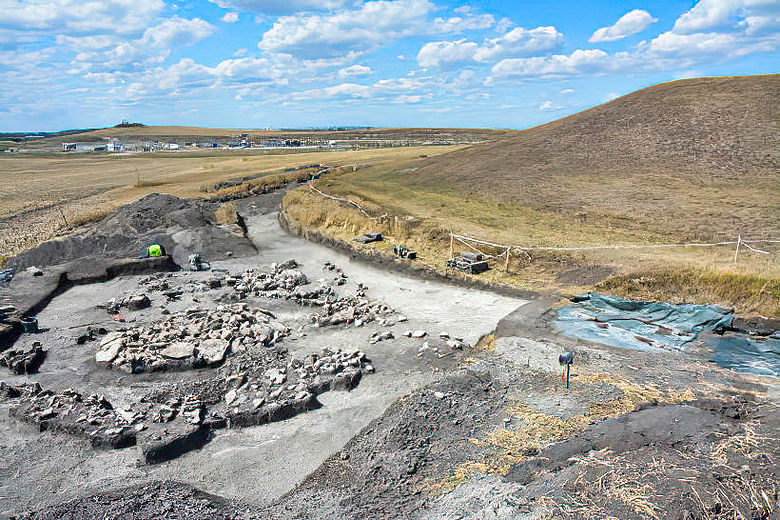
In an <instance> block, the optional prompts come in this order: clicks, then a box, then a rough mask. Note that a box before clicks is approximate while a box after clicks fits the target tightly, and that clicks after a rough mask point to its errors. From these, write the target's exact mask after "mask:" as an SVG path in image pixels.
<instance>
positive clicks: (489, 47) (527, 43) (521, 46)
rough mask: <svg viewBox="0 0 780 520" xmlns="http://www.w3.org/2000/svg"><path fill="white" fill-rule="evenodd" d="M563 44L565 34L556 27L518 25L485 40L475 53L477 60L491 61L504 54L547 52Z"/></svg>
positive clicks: (516, 54) (517, 54)
mask: <svg viewBox="0 0 780 520" xmlns="http://www.w3.org/2000/svg"><path fill="white" fill-rule="evenodd" d="M562 44H563V34H561V33H560V32H558V30H557V29H556V28H555V27H552V26H546V27H537V28H535V29H530V30H529V29H523V28H522V27H517V28H515V29H512V30H511V31H509V32H508V33H506V34H505V35H503V36H501V37H499V38H493V39H489V40H485V43H484V44H483V45H482V46H481V47H480V49H479V50H478V51H477V53H476V54H475V55H474V59H475V60H477V61H491V60H493V59H495V58H499V57H503V56H510V55H512V56H520V55H529V54H536V53H539V52H546V51H549V50H552V49H555V48H557V47H560V46H561V45H562Z"/></svg>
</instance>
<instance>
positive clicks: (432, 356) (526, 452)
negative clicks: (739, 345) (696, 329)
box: [0, 195, 778, 519]
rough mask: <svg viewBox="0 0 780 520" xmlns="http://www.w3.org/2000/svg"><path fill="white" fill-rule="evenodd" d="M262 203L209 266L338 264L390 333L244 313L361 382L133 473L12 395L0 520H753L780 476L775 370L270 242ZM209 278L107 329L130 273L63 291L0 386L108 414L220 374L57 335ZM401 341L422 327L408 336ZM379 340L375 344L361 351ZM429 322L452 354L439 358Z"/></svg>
mask: <svg viewBox="0 0 780 520" xmlns="http://www.w3.org/2000/svg"><path fill="white" fill-rule="evenodd" d="M278 197H279V196H278V195H267V196H263V197H257V198H254V199H247V200H246V201H243V202H242V211H243V213H244V214H245V215H246V221H247V225H248V229H249V237H250V238H251V240H252V242H253V244H254V245H255V246H256V247H257V250H258V252H257V254H256V255H252V256H247V257H243V258H233V259H228V260H225V261H219V262H215V263H214V264H213V265H212V267H216V268H224V269H227V270H228V271H229V272H230V273H240V272H242V271H244V270H246V269H248V268H254V267H257V266H259V265H263V264H269V263H272V262H279V261H286V260H288V259H290V258H296V259H298V260H299V261H300V262H301V263H302V264H303V265H302V267H301V270H302V271H303V272H304V273H305V274H306V275H307V276H308V277H309V279H310V280H312V281H315V282H316V281H317V280H318V279H319V278H325V279H330V278H331V277H333V276H335V275H336V274H337V273H338V271H335V270H333V271H331V270H329V269H327V268H325V269H323V265H324V263H325V262H333V263H334V264H335V266H337V267H338V268H341V269H343V272H344V273H345V274H347V275H348V276H349V277H348V282H347V283H346V284H345V285H344V286H340V287H338V290H339V291H340V293H341V292H342V291H343V292H351V291H355V290H357V289H359V287H358V283H364V284H366V285H367V286H368V290H367V295H368V297H369V298H371V299H372V300H374V301H381V302H383V303H385V304H387V305H388V306H389V307H391V308H393V309H395V314H394V315H393V316H395V318H394V319H392V320H389V321H388V322H387V323H390V322H392V323H393V324H392V325H389V326H388V325H387V323H385V325H382V324H381V323H380V322H378V321H373V322H368V323H366V324H364V325H362V326H356V324H355V323H352V324H345V325H338V326H324V327H313V326H312V325H311V324H310V323H311V320H310V316H311V314H312V313H313V312H317V309H315V308H311V307H301V306H299V305H298V304H296V303H293V302H291V301H287V300H284V299H279V298H276V299H268V298H264V297H259V298H249V299H247V300H246V301H247V302H248V303H249V305H250V306H251V307H252V308H265V309H268V310H270V311H271V312H272V313H273V314H274V316H275V317H276V318H277V319H279V320H281V321H283V322H285V323H287V324H288V326H289V327H290V333H289V335H288V336H287V337H285V338H283V339H281V340H280V341H279V346H283V347H284V348H286V349H287V350H288V351H289V353H290V355H292V356H297V357H299V358H305V357H306V356H308V355H310V354H311V353H313V352H318V351H319V350H320V348H321V347H323V346H330V347H338V348H344V349H352V348H355V349H360V350H362V351H364V352H365V353H366V354H367V356H368V358H369V359H370V362H371V365H372V366H373V367H374V368H375V372H373V373H372V372H369V371H366V372H365V373H364V374H363V377H362V378H361V379H360V381H359V384H357V386H355V387H354V388H353V389H352V390H351V391H349V392H346V391H340V390H333V391H328V392H325V393H322V394H320V395H318V396H317V399H318V401H319V404H320V405H321V406H320V407H317V408H315V409H308V410H306V411H303V412H301V413H298V414H297V415H294V416H293V417H290V418H288V419H286V420H282V421H274V422H270V423H268V424H263V425H259V426H249V427H245V428H238V427H236V428H230V429H216V430H213V432H212V437H211V438H210V439H209V440H208V442H207V443H205V444H204V445H203V446H202V447H201V448H200V449H196V450H194V451H189V452H187V453H185V454H183V455H182V456H180V457H178V458H175V459H174V460H171V461H168V462H163V463H160V464H153V465H147V464H142V463H140V462H139V461H140V459H141V457H140V451H141V450H139V448H138V447H130V448H125V449H117V450H107V449H98V450H96V449H94V448H92V447H91V446H90V444H89V442H88V441H86V440H85V439H82V438H79V437H76V436H72V435H69V434H65V433H59V432H56V431H46V432H43V433H40V432H38V431H36V430H35V428H34V427H32V426H31V425H30V424H28V423H27V422H23V421H19V420H17V419H13V418H11V417H9V416H8V412H9V410H10V409H12V408H13V407H14V406H15V405H14V400H13V399H8V400H6V401H0V453H2V461H1V462H0V514H6V515H16V514H20V513H22V512H23V511H29V510H38V511H39V512H38V513H30V514H29V515H28V516H23V517H32V518H63V517H64V518H84V519H86V518H95V517H113V518H156V517H161V516H169V515H170V514H171V513H172V512H173V511H175V512H176V513H177V514H180V515H181V517H182V518H200V517H204V516H208V517H216V518H220V517H222V518H446V519H450V518H451V519H456V518H506V519H509V518H542V517H543V515H545V514H553V515H554V517H558V518H610V517H615V518H621V519H622V518H654V517H655V518H680V519H683V518H690V519H693V518H697V519H698V518H707V516H706V515H710V516H709V517H711V518H731V516H727V515H728V514H732V513H733V512H734V511H738V512H740V513H741V514H744V515H746V516H745V517H746V518H751V515H752V517H753V518H766V519H769V518H771V516H770V515H771V514H772V513H771V512H770V511H771V510H772V509H775V510H776V507H777V504H776V501H777V495H776V493H777V491H776V487H774V486H773V482H776V481H777V477H778V476H777V474H776V469H775V467H774V466H775V464H774V460H773V457H774V455H773V454H776V453H777V451H778V440H777V438H776V432H777V430H778V424H777V420H778V414H777V410H776V403H777V387H776V382H775V381H774V380H766V379H765V380H761V379H759V378H755V377H749V376H743V375H738V374H735V373H732V372H730V371H727V370H722V369H718V368H717V367H715V366H714V365H712V364H710V363H707V362H706V361H705V360H706V358H707V353H706V352H702V351H700V350H697V349H693V350H691V351H688V352H679V353H661V354H648V353H643V352H634V351H626V350H621V349H615V348H610V347H602V346H597V345H593V344H585V343H582V342H576V341H573V340H570V339H567V338H563V337H561V336H558V335H557V334H555V333H554V331H553V330H552V329H551V328H550V327H549V326H548V325H547V317H546V315H545V312H546V311H547V309H548V308H549V307H550V306H551V305H552V304H553V303H554V301H551V300H546V299H544V298H538V299H536V300H534V301H531V302H525V301H523V300H518V299H516V298H509V297H504V296H498V295H496V294H493V293H489V292H484V291H479V290H474V289H466V288H458V287H453V286H448V285H445V284H442V283H440V282H432V281H422V280H419V279H414V278H410V277H408V276H405V275H400V274H397V273H392V272H387V271H383V270H381V269H379V268H377V267H375V266H371V265H367V264H364V263H361V262H359V261H356V260H353V259H351V258H349V257H347V256H345V255H342V254H340V253H337V252H334V251H333V250H330V249H327V248H325V247H322V246H318V245H313V244H310V243H308V242H305V241H303V240H301V239H298V238H297V237H293V236H291V235H289V234H286V233H284V232H282V231H281V230H280V228H279V225H278V223H277V222H276V218H275V208H276V204H277V203H278ZM253 206H254V207H253ZM211 276H212V275H211V274H210V273H187V274H185V273H175V274H174V275H172V276H170V277H166V278H165V280H168V281H169V283H170V284H171V286H173V287H179V288H182V289H183V292H182V294H181V296H180V299H179V300H178V301H172V302H166V301H165V300H164V299H163V298H162V297H161V295H160V294H159V293H155V292H151V293H150V295H151V299H152V305H151V307H149V308H147V309H143V310H139V311H123V314H124V315H125V317H126V318H127V319H128V320H130V321H129V322H128V323H126V324H118V323H116V322H112V320H110V319H109V318H108V317H107V314H106V311H105V310H104V309H102V308H97V307H96V306H97V305H100V304H104V303H105V302H106V301H107V300H109V299H110V298H112V297H118V296H122V295H126V294H129V293H130V292H132V291H134V290H136V289H137V287H138V283H139V279H140V278H141V277H140V276H127V277H121V278H117V279H114V280H111V281H108V282H104V283H99V284H93V285H87V286H81V287H75V288H72V289H70V290H69V291H67V292H66V293H64V294H62V295H60V296H58V297H56V298H55V299H54V300H53V301H52V303H51V304H49V306H48V307H46V308H45V309H44V310H43V311H42V312H41V313H39V314H38V318H39V320H40V322H41V326H42V327H45V328H47V329H49V330H48V331H46V332H43V333H41V334H38V335H34V336H31V335H26V336H23V337H22V339H21V340H20V341H19V342H17V345H16V346H15V347H26V346H29V344H31V343H32V341H36V340H37V341H40V342H41V343H42V344H43V345H44V347H45V348H47V349H48V350H49V356H48V357H47V359H46V361H45V362H44V364H43V365H42V366H41V369H40V372H39V373H38V374H33V375H18V376H17V375H10V373H5V374H4V377H3V378H2V379H4V380H5V381H7V382H8V383H10V384H12V385H17V384H20V383H26V382H30V381H37V382H40V384H41V385H42V386H44V387H48V388H52V389H53V390H55V391H63V390H65V389H67V388H69V387H74V388H75V389H77V390H78V391H80V392H83V393H85V394H87V393H91V392H95V393H100V394H103V395H105V396H106V397H107V398H108V399H109V400H110V401H111V402H112V403H116V404H118V405H119V406H125V405H128V406H129V405H132V404H133V403H135V402H137V401H138V398H139V396H142V395H148V394H154V393H155V392H158V391H159V390H160V389H162V388H174V389H175V388H185V387H186V388H189V387H190V385H191V384H195V385H197V384H199V383H198V381H204V380H206V379H208V378H209V377H211V376H210V374H212V373H215V372H210V370H222V368H219V369H199V370H185V371H177V372H160V373H143V374H125V373H121V372H117V371H112V370H107V369H105V368H101V367H98V366H96V365H95V360H94V353H95V349H96V344H95V343H94V342H86V343H84V344H81V345H78V344H76V339H77V337H78V336H79V335H80V334H81V333H82V332H83V331H82V330H79V329H70V328H69V327H72V326H74V325H79V324H85V323H93V322H99V323H100V324H101V325H103V326H105V327H106V328H111V329H114V328H118V327H126V326H136V325H142V324H148V323H154V322H157V321H159V320H160V319H162V318H164V316H165V315H164V314H162V312H163V310H165V311H167V312H171V313H173V314H176V313H177V312H179V311H184V310H185V309H187V308H189V307H192V306H194V305H197V306H201V307H207V308H211V307H213V306H216V305H217V304H219V303H221V301H222V300H221V299H222V297H223V296H224V295H226V294H230V293H231V290H232V289H230V288H228V287H222V288H219V289H212V290H202V289H200V287H202V284H200V282H201V281H205V280H208V279H209V278H210V277H211ZM188 287H195V288H197V289H195V290H192V291H190V290H189V289H188ZM399 316H403V317H405V318H407V320H408V321H399ZM407 330H409V331H415V330H425V331H426V332H427V335H426V336H425V337H424V338H408V337H405V336H404V335H403V333H404V332H405V331H407ZM387 331H391V332H392V333H393V335H394V338H393V339H387V340H383V341H379V342H376V343H373V344H372V343H371V342H370V341H369V340H370V339H371V338H372V337H373V336H374V333H375V332H379V333H382V332H387ZM440 331H441V332H446V333H447V334H448V335H449V336H451V337H461V338H463V340H464V342H465V343H466V344H467V345H466V346H464V347H463V349H462V350H459V349H447V348H445V343H444V342H443V340H440V339H439V338H438V336H439V332H440ZM491 332H495V335H494V337H493V338H491V339H490V340H488V341H485V342H483V343H482V344H481V347H480V349H475V348H474V345H475V344H476V343H477V342H478V340H479V339H480V338H482V337H483V336H484V335H486V334H488V333H491ZM425 344H427V347H426V346H425ZM564 350H574V351H576V353H577V356H576V360H577V361H576V364H575V368H574V373H573V379H572V388H571V389H570V390H569V391H566V390H565V388H564V387H563V386H562V384H561V382H560V379H559V376H560V373H559V367H558V363H557V356H558V354H559V353H561V352H563V351H564ZM232 359H233V358H230V359H228V360H227V361H226V362H225V365H224V367H228V368H230V367H232V366H233V365H231V363H233V361H232ZM2 370H5V369H2ZM216 373H219V374H221V372H216ZM220 377H222V376H220ZM204 378H206V379H204ZM217 408H218V407H217ZM217 408H215V409H217ZM209 413H211V412H209ZM170 424H174V423H170ZM668 425H669V426H668ZM667 426H668V428H667ZM155 428H158V426H156V425H152V429H155ZM155 431H156V430H155ZM158 482H166V483H164V484H159V483H158ZM177 482H181V483H186V484H181V485H180V484H177ZM126 486H131V487H130V488H127V489H125V488H126ZM189 486H194V488H196V489H193V488H190V487H189ZM201 491H202V492H205V493H210V494H211V495H214V496H209V495H206V494H204V493H202V492H201ZM93 495H94V496H93ZM216 497H219V498H216ZM724 497H728V498H729V499H730V500H731V502H729V501H727V500H726V499H725V498H724ZM70 500H74V502H70V503H67V504H64V503H65V502H68V501H70ZM58 504H60V505H58ZM751 507H752V508H753V510H752V511H751Z"/></svg>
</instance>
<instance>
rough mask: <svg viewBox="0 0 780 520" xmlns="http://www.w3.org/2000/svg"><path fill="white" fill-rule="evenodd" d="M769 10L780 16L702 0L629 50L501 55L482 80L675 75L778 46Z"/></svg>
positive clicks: (737, 0)
mask: <svg viewBox="0 0 780 520" xmlns="http://www.w3.org/2000/svg"><path fill="white" fill-rule="evenodd" d="M772 13H776V14H780V6H776V5H774V4H773V5H771V6H770V5H769V3H768V0H701V1H700V2H699V3H698V4H696V5H695V6H694V7H693V8H692V9H690V10H689V11H687V12H685V13H684V14H683V15H682V16H680V18H678V20H677V22H676V23H675V26H674V28H673V29H672V30H671V31H667V32H664V33H662V34H660V35H658V36H657V37H655V38H654V39H652V40H650V41H649V42H647V41H643V42H641V43H639V44H638V45H637V46H636V47H635V48H633V49H631V50H630V51H623V52H617V53H614V54H608V53H606V52H604V51H603V50H600V49H590V50H583V49H578V50H576V51H574V52H572V53H571V54H569V55H554V56H544V57H539V56H537V57H531V58H524V59H505V60H503V61H501V62H499V63H497V64H496V65H495V66H494V67H493V69H492V72H491V75H490V77H489V78H488V79H487V81H486V84H488V85H490V84H493V83H496V82H502V81H512V80H515V79H525V78H546V77H561V76H578V75H585V74H610V73H617V72H647V71H658V70H665V71H670V72H672V73H674V71H675V70H690V69H691V68H692V67H697V66H699V65H701V64H703V63H707V62H713V61H719V60H726V59H734V58H737V57H740V56H744V55H746V54H750V53H755V52H772V51H776V49H777V46H778V44H780V36H779V35H778V33H777V30H776V29H775V27H776V26H777V21H776V20H777V19H778V18H779V17H778V16H775V15H773V14H772ZM758 18H760V20H759V19H758ZM704 29H708V30H707V31H705V30H704ZM602 36H605V35H602ZM607 36H608V35H607Z"/></svg>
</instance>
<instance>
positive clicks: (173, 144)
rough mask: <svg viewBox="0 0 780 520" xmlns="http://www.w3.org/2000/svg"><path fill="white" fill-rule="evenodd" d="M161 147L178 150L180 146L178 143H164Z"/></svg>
mask: <svg viewBox="0 0 780 520" xmlns="http://www.w3.org/2000/svg"><path fill="white" fill-rule="evenodd" d="M163 148H165V149H166V150H178V149H179V148H180V146H179V143H165V144H164V145H163Z"/></svg>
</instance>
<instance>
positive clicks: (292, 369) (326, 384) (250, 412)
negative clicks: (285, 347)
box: [221, 348, 374, 426]
mask: <svg viewBox="0 0 780 520" xmlns="http://www.w3.org/2000/svg"><path fill="white" fill-rule="evenodd" d="M285 359H286V364H285V363H279V364H275V365H269V366H268V368H266V369H265V370H262V371H261V370H250V371H247V372H236V373H233V374H231V375H230V376H229V377H228V378H227V381H228V385H227V388H229V389H228V390H227V391H226V392H225V394H224V397H223V403H222V404H221V408H222V409H223V410H224V416H225V418H226V419H227V421H228V424H229V425H242V426H246V425H252V424H262V423H264V422H269V421H274V420H279V419H284V418H287V417H291V416H293V415H295V414H297V413H300V412H302V411H306V410H310V409H312V408H316V407H318V406H319V404H318V403H317V401H316V399H315V398H316V396H317V395H319V394H321V393H323V392H327V391H330V390H351V389H353V388H354V387H356V386H357V385H358V383H359V382H360V380H361V378H362V375H363V372H364V371H365V372H367V373H372V372H374V367H373V366H371V364H370V363H369V360H368V358H367V357H366V354H365V353H363V352H362V351H359V350H353V351H343V350H340V349H335V350H332V349H329V348H323V349H322V351H321V353H320V354H311V355H308V356H306V357H305V358H303V359H298V358H295V357H289V356H287V355H286V354H282V355H280V357H279V361H283V360H285Z"/></svg>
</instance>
